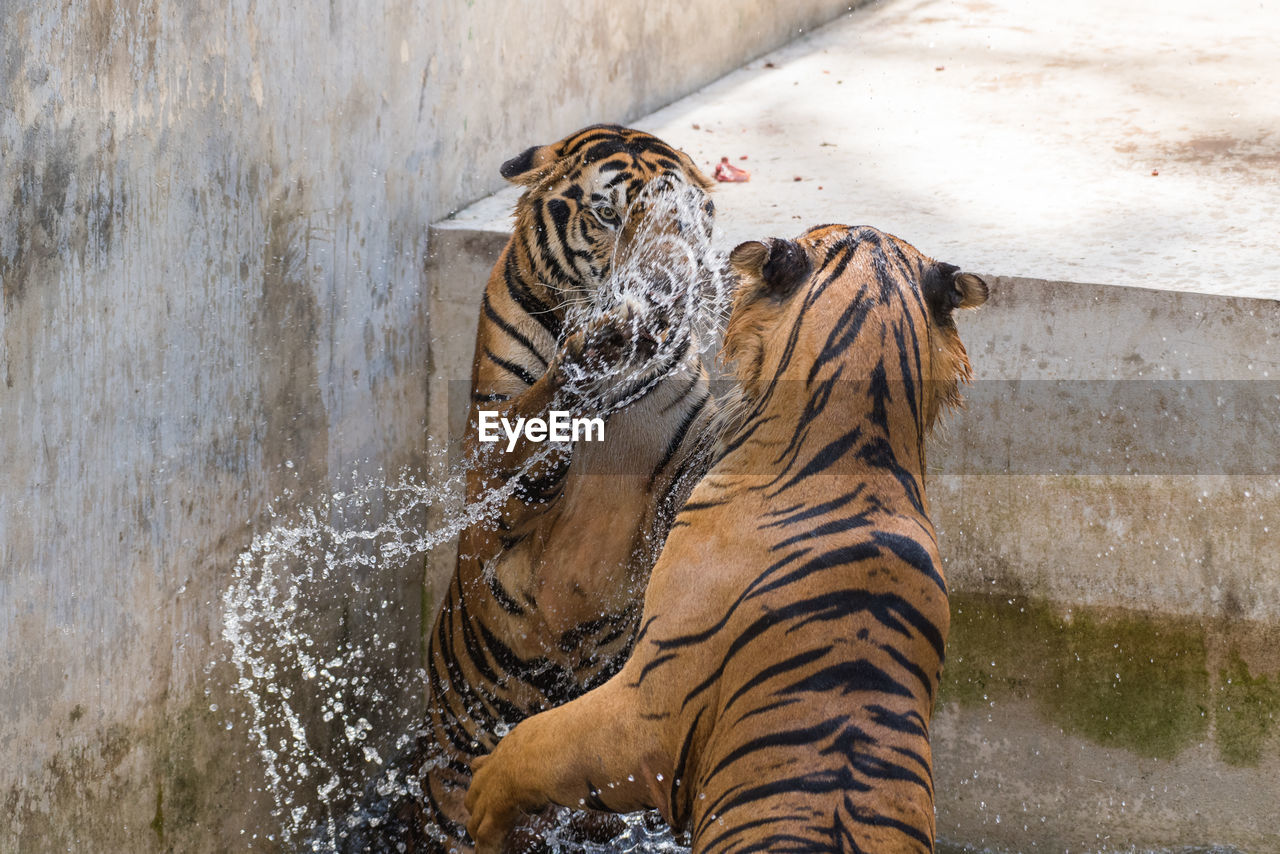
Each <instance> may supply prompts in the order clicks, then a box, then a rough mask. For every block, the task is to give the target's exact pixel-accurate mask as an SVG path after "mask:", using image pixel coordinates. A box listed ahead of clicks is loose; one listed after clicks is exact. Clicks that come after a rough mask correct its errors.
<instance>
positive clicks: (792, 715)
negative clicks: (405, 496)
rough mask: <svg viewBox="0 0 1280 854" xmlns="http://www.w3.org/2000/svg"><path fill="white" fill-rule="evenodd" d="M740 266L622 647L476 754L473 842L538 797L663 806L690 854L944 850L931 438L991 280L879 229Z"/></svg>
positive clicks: (941, 638)
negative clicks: (689, 461)
mask: <svg viewBox="0 0 1280 854" xmlns="http://www.w3.org/2000/svg"><path fill="white" fill-rule="evenodd" d="M729 262H730V266H731V268H732V270H733V272H734V274H735V275H736V277H737V288H736V291H735V296H734V305H733V311H732V314H731V316H730V318H729V322H728V327H727V330H726V332H725V337H724V343H723V346H722V350H721V353H722V356H723V358H724V359H725V360H726V362H727V363H729V364H731V365H732V366H733V378H734V382H735V383H736V386H737V388H736V391H735V392H734V393H735V394H736V395H737V396H738V400H737V401H736V402H733V403H726V404H725V406H724V409H723V413H724V414H725V415H724V417H725V419H726V420H725V422H724V424H723V427H722V434H721V436H720V438H719V439H718V447H717V450H716V451H715V454H714V460H713V462H712V465H711V468H710V470H709V471H708V472H707V474H706V475H705V476H704V477H703V478H702V480H701V481H700V482H699V483H698V484H697V485H696V486H695V487H694V489H693V491H692V494H691V495H690V497H689V499H688V501H687V503H686V504H685V505H684V506H683V508H682V509H681V510H680V511H679V514H678V515H677V518H676V521H675V522H674V524H673V526H672V530H671V532H670V535H669V537H668V539H667V541H666V544H665V546H664V548H663V550H662V553H661V555H660V557H659V558H658V562H657V564H656V565H655V566H654V568H653V570H652V573H651V576H650V580H649V585H648V588H647V590H646V593H645V597H644V608H643V614H642V617H641V628H640V631H639V635H638V637H637V640H636V644H635V647H634V651H633V652H632V654H631V656H630V657H629V659H628V660H627V662H626V663H625V665H624V666H623V667H622V669H621V670H620V671H619V672H618V673H617V674H616V675H615V676H613V677H612V678H610V679H609V681H607V682H605V683H604V684H603V685H601V686H599V687H598V688H595V689H593V690H592V691H590V692H588V693H586V694H585V695H583V696H582V697H580V698H578V699H576V700H574V701H572V702H569V703H567V704H565V705H563V706H560V707H558V708H556V709H553V710H550V711H547V712H544V713H542V714H539V715H535V716H533V717H531V718H528V719H527V720H525V721H524V722H523V723H521V724H520V725H518V726H517V727H516V728H515V729H514V730H512V731H511V733H510V734H509V735H507V736H506V737H505V738H504V739H503V740H502V741H501V742H499V744H498V746H497V747H496V749H495V750H494V751H493V752H492V753H490V754H489V755H488V756H487V757H484V758H479V759H477V760H476V761H475V762H474V777H473V780H472V784H471V789H470V791H469V792H468V794H467V798H466V807H467V810H468V814H469V819H468V828H469V831H470V833H471V834H472V836H473V837H474V839H475V840H476V841H477V848H476V850H477V851H479V852H495V851H498V850H500V849H501V846H502V844H503V840H504V838H505V837H506V835H507V830H508V828H509V827H510V826H511V825H512V823H513V822H515V821H516V820H517V819H518V818H519V817H520V815H521V814H522V813H524V812H528V811H532V810H537V809H539V808H541V807H542V806H543V805H545V804H547V803H554V804H560V805H564V806H569V807H575V808H583V807H587V808H591V809H596V810H611V811H618V812H625V811H631V810H637V809H642V808H656V809H658V810H660V811H661V813H662V815H663V817H664V818H665V819H666V820H667V821H668V822H670V824H671V825H672V827H674V828H678V829H680V830H682V831H683V832H685V833H687V834H688V836H689V838H690V839H691V842H692V848H693V851H695V852H720V851H735V852H742V851H771V852H773V851H846V852H877V854H881V853H882V852H924V851H932V850H933V849H934V836H935V826H934V810H933V794H934V793H933V778H932V759H931V753H930V745H929V727H930V721H931V717H932V712H933V705H934V698H935V695H936V692H937V689H938V684H939V678H940V671H941V667H942V663H943V658H944V650H945V646H946V640H947V632H948V627H949V610H948V598H947V583H946V580H945V578H944V576H943V571H942V564H941V561H940V559H939V555H938V547H937V539H936V535H935V532H934V528H933V526H932V523H931V522H930V518H929V505H928V501H927V500H926V497H925V492H924V471H925V437H926V436H927V435H928V433H929V432H930V430H931V428H932V427H933V425H934V423H935V422H936V421H937V419H938V418H939V414H940V412H941V411H942V410H943V409H944V408H946V407H949V406H952V405H958V404H959V402H960V391H959V389H960V384H961V383H962V382H967V381H968V380H969V378H970V374H971V369H970V363H969V359H968V355H967V354H966V352H965V349H964V346H963V344H962V343H961V341H960V338H959V335H958V332H957V329H956V326H955V322H954V319H953V313H954V311H955V309H958V308H962V309H968V308H975V307H977V306H979V305H981V304H982V303H984V302H985V301H986V299H987V295H988V287H987V284H986V282H985V281H983V280H982V279H981V278H980V277H978V276H976V275H974V274H972V273H965V272H961V271H960V270H959V269H958V268H956V267H955V266H952V265H950V264H945V263H940V262H937V261H934V260H932V259H930V258H928V257H925V256H924V255H923V254H922V253H920V252H919V251H918V250H917V249H915V248H914V247H912V246H911V245H910V244H908V243H906V242H905V241H903V240H901V239H899V238H897V237H894V236H892V235H889V234H886V233H883V232H881V231H878V230H876V229H874V228H870V227H849V226H841V225H828V226H819V227H815V228H813V229H810V230H808V231H806V232H804V233H803V234H801V235H800V236H799V237H797V238H796V239H794V240H783V239H769V240H764V241H750V242H747V243H743V244H741V245H739V246H737V247H736V248H735V249H734V250H733V251H732V253H731V254H730V256H729Z"/></svg>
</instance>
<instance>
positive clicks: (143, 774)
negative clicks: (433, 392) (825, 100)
mask: <svg viewBox="0 0 1280 854" xmlns="http://www.w3.org/2000/svg"><path fill="white" fill-rule="evenodd" d="M846 5H847V4H846V3H844V2H831V0H805V2H796V3H787V4H774V3H769V2H764V0H759V2H741V3H734V4H732V8H730V9H728V10H726V9H725V8H724V4H722V3H719V2H717V0H688V1H687V2H678V3H677V2H665V0H664V2H657V3H647V4H615V3H606V2H604V0H592V2H588V3H566V2H553V0H541V1H540V2H529V3H520V4H510V3H501V2H497V0H482V1H481V2H466V3H462V2H447V3H442V2H431V0H418V2H412V0H400V1H399V2H398V1H397V0H383V2H375V3H360V4H342V3H305V4H263V3H257V2H253V0H211V2H203V3H182V2H176V0H119V1H118V2H117V1H116V0H68V2H65V3H57V4H51V3H44V2H38V0H11V2H6V3H4V4H2V5H0V33H3V36H2V41H0V282H2V290H3V312H2V313H0V435H3V436H4V439H3V441H2V442H0V651H3V654H2V655H0V745H2V747H0V814H3V815H5V816H6V818H7V821H4V822H0V851H15V850H21V851H24V852H25V851H44V850H54V849H59V850H62V849H66V848H68V847H73V848H83V849H92V850H103V851H109V850H181V851H202V850H210V851H212V850H230V849H232V848H235V849H239V848H243V847H249V846H252V847H255V848H264V847H265V848H271V847H272V846H273V845H274V844H275V841H274V840H273V839H272V838H271V837H272V833H273V832H272V820H271V819H270V818H269V817H268V816H266V814H265V812H266V809H267V807H268V806H269V804H268V803H266V802H265V800H264V795H263V791H262V787H263V783H264V781H263V776H262V769H261V766H260V764H259V763H258V762H257V759H256V757H255V756H254V755H253V751H252V749H251V747H250V745H249V744H248V743H247V742H246V740H245V738H244V735H243V733H242V732H240V731H237V730H232V731H227V730H225V729H224V722H225V721H228V720H231V719H234V718H235V715H236V708H237V704H238V703H240V701H239V700H238V699H237V698H236V697H234V696H231V695H230V694H229V693H228V690H227V681H228V680H229V679H230V678H231V674H230V672H229V669H228V668H227V667H226V665H225V662H224V658H225V654H226V650H225V647H224V645H222V644H221V642H220V640H219V632H220V630H221V625H220V618H221V603H220V601H219V597H220V594H221V593H222V591H223V589H224V588H225V587H226V585H227V583H228V580H229V577H230V572H231V567H232V565H233V564H234V562H235V560H236V556H237V554H239V553H240V552H241V551H242V550H243V549H244V548H245V547H246V546H247V545H248V543H249V541H250V539H251V537H252V535H253V533H254V532H255V531H259V530H261V529H263V528H264V526H266V525H268V524H269V513H268V507H269V504H270V502H271V500H272V499H273V498H274V497H276V496H279V495H281V494H282V493H283V492H284V491H285V490H290V491H291V496H292V497H291V498H289V499H287V500H286V503H288V501H296V502H298V503H302V504H305V503H307V502H309V501H311V500H313V498H314V497H315V496H317V495H323V494H325V493H329V492H332V491H334V490H336V489H340V488H343V486H344V485H346V484H349V483H350V482H352V481H353V479H355V478H359V477H363V476H366V475H376V473H377V472H378V471H379V470H380V469H384V470H386V471H388V472H393V471H395V470H396V469H398V468H399V467H400V466H402V465H409V466H420V465H422V463H423V456H422V454H423V451H424V450H425V441H424V428H425V426H426V424H427V420H428V389H427V385H428V384H427V375H426V365H427V363H428V358H429V350H430V348H431V344H432V340H433V337H438V336H439V335H441V334H443V333H444V332H445V331H447V330H443V329H442V328H441V327H440V325H439V324H438V323H435V322H434V321H435V319H434V318H432V317H431V316H430V314H429V311H428V300H427V291H428V283H427V281H426V279H425V272H424V265H423V260H424V257H425V255H426V253H427V250H428V238H427V224H428V223H429V222H431V221H433V220H435V219H437V218H439V217H441V216H444V215H445V214H447V213H448V212H449V211H451V210H454V209H456V208H457V207H459V206H460V205H462V204H463V203H465V202H467V201H469V200H471V199H473V198H475V197H477V196H478V195H481V194H483V193H485V192H488V191H491V190H492V189H494V188H495V186H496V184H497V183H498V178H497V175H496V170H497V165H498V164H499V163H500V162H501V161H502V160H503V159H505V158H506V157H508V156H510V155H511V154H513V153H515V152H517V151H519V150H521V149H523V148H524V147H525V146H527V145H529V144H531V143H534V142H540V141H548V140H550V139H553V138H556V137H558V136H560V135H562V134H564V133H566V132H568V131H571V130H573V129H575V128H576V127H578V126H580V125H583V124H586V123H588V122H593V121H619V120H626V119H629V118H631V117H634V116H636V115H640V114H642V113H644V112H647V111H649V110H651V109H653V108H654V107H656V106H658V105H660V104H662V103H666V102H667V101H670V100H671V99H673V98H674V97H676V96H678V95H680V94H683V93H685V92H687V91H689V90H691V89H693V88H695V87H696V86H698V85H701V84H703V83H705V82H707V81H708V80H710V79H712V78H714V77H716V76H717V75H719V74H721V73H723V72H725V71H727V70H729V69H731V68H733V67H735V66H737V65H739V64H741V63H742V62H744V61H746V60H747V59H749V58H751V57H752V56H754V55H756V54H758V53H760V52H762V51H763V50H765V49H768V48H770V47H773V46H775V45H777V44H780V43H782V42H783V41H786V40H787V39H789V38H791V37H792V36H793V35H794V34H795V33H796V32H797V30H798V29H800V28H805V27H809V26H812V25H814V24H816V23H818V22H821V21H823V20H827V19H829V18H831V17H832V16H834V15H836V14H838V13H839V12H841V11H842V10H843V9H844V8H845V7H846ZM467 322H470V321H469V320H468V321H467ZM377 585H378V586H379V589H380V590H381V591H382V592H384V593H385V594H386V595H388V596H390V597H391V598H392V599H393V601H395V602H396V608H395V619H392V620H386V621H385V622H384V623H383V624H382V631H383V640H384V641H386V642H391V643H395V646H394V647H387V648H390V649H396V650H398V652H395V653H391V652H386V654H385V657H384V659H383V660H379V661H377V662H375V663H374V664H373V665H372V669H373V672H374V676H375V677H376V676H377V674H378V673H382V674H383V675H384V676H385V675H386V674H390V673H397V672H403V669H404V668H405V667H407V666H411V665H413V664H414V663H415V662H416V656H417V655H418V649H419V643H418V641H419V633H420V624H421V622H422V619H423V617H424V614H423V611H424V610H425V609H427V608H428V606H426V605H424V604H422V597H421V595H420V588H421V577H420V573H419V572H418V571H417V570H405V571H403V572H401V573H399V574H397V575H396V576H395V577H391V578H380V579H378V580H377ZM312 604H313V605H314V607H315V609H316V610H317V611H320V612H323V613H325V614H329V615H331V620H330V623H331V626H330V628H329V629H328V634H327V635H324V636H322V637H321V640H325V639H333V638H342V637H344V636H348V634H347V633H349V631H350V625H349V623H350V621H351V620H353V619H356V618H354V617H352V616H351V614H350V613H348V611H347V610H346V609H347V606H348V605H349V604H350V603H348V602H344V601H317V602H315V603H312ZM321 622H323V620H322V621H321ZM386 690H387V692H388V693H389V694H390V704H391V705H396V704H399V705H400V706H402V707H407V708H412V707H413V704H414V703H416V702H418V701H419V700H420V696H419V691H418V688H417V687H416V685H415V684H412V683H405V682H403V681H402V682H401V683H400V684H397V685H390V686H388V687H387V689H386ZM214 707H217V708H216V709H215V708H214ZM241 711H243V710H241Z"/></svg>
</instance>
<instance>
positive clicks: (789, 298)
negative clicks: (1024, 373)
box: [722, 225, 988, 439]
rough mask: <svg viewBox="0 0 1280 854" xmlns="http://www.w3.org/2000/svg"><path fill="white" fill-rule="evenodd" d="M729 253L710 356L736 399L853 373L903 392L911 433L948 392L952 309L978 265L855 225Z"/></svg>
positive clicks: (856, 378) (952, 394) (955, 368)
mask: <svg viewBox="0 0 1280 854" xmlns="http://www.w3.org/2000/svg"><path fill="white" fill-rule="evenodd" d="M729 264H730V267H731V268H732V269H733V271H734V272H735V273H736V275H737V277H738V287H737V289H736V291H735V296H734V306H733V312H732V314H731V316H730V319H729V324H728V328H727V330H726V333H725V338H724V346H723V351H722V356H723V358H724V359H725V361H727V362H731V363H734V364H735V374H736V377H737V380H738V383H739V385H740V387H741V392H742V394H743V395H744V397H745V398H746V399H747V401H759V400H760V399H762V398H763V397H765V396H767V395H770V394H774V393H777V390H778V389H779V388H782V387H788V388H791V389H793V390H797V391H800V392H801V393H802V395H803V396H804V397H805V398H806V399H808V400H809V401H810V402H811V401H812V399H813V396H814V394H815V389H818V388H820V387H822V386H823V384H827V385H828V386H829V385H830V384H832V383H836V382H854V383H863V384H867V386H866V387H867V389H868V392H867V393H868V394H871V395H875V394H882V395H886V399H887V400H892V399H893V398H894V397H897V398H898V400H899V402H902V403H904V404H905V405H904V406H903V407H902V408H901V410H900V411H902V412H909V413H911V417H913V418H914V420H915V421H916V425H917V427H918V428H919V435H920V437H921V439H923V436H924V435H925V434H926V433H927V432H928V431H929V429H930V428H931V427H932V426H933V424H934V423H935V421H936V420H937V418H938V415H939V413H940V412H941V410H942V409H943V408H945V407H947V406H954V405H957V404H959V403H960V399H961V398H960V391H959V386H960V383H961V382H965V381H968V380H969V378H970V366H969V357H968V354H967V353H966V352H965V348H964V345H963V344H962V343H961V341H960V336H959V335H958V333H957V331H956V325H955V321H954V318H953V313H954V311H955V310H956V309H958V308H964V309H968V308H976V307H978V306H980V305H982V304H983V303H984V302H986V300H987V295H988V288H987V284H986V282H984V281H983V280H982V279H981V278H979V277H978V276H975V275H973V274H972V273H963V272H961V271H960V270H959V269H958V268H956V267H955V266H953V265H951V264H944V263H941V262H938V261H934V260H933V259H931V258H928V257H926V256H925V255H923V254H922V253H921V252H919V251H918V250H917V249H916V248H915V247H913V246H911V245H910V244H908V243H906V242H905V241H903V240H900V239H898V238H897V237H894V236H892V235H889V234H885V233H883V232H880V231H877V230H876V229H874V228H870V227H865V226H862V227H850V226H843V225H824V226H818V227H815V228H811V229H809V230H808V231H806V232H804V233H803V234H802V235H800V236H799V237H798V238H796V239H795V240H784V239H778V238H772V239H769V240H764V241H749V242H747V243H743V244H741V245H739V246H738V247H736V248H735V249H734V250H733V252H732V253H731V254H730V256H729ZM904 399H905V400H904ZM801 405H802V406H803V405H804V404H801ZM881 405H882V406H883V405H884V404H883V403H882V404H881Z"/></svg>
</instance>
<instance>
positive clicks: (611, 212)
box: [595, 205, 619, 225]
mask: <svg viewBox="0 0 1280 854" xmlns="http://www.w3.org/2000/svg"><path fill="white" fill-rule="evenodd" d="M595 210H596V216H598V217H600V221H601V222H604V223H606V224H608V225H616V224H617V222H618V219H619V217H618V211H617V210H616V209H615V208H614V207H613V205H600V206H599V207H597V208H596V209H595Z"/></svg>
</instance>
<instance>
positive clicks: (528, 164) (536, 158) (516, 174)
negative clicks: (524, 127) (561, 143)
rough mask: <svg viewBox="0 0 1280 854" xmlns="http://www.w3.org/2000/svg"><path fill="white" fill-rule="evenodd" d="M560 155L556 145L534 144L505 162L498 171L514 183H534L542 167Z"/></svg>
mask: <svg viewBox="0 0 1280 854" xmlns="http://www.w3.org/2000/svg"><path fill="white" fill-rule="evenodd" d="M558 156H559V155H558V152H557V148H556V146H555V145H532V146H530V147H528V148H526V149H525V150H524V151H522V152H520V153H519V154H517V155H516V156H515V157H513V158H511V159H510V160H508V161H507V162H506V163H503V164H502V168H500V169H499V170H498V172H499V173H500V174H501V175H502V177H503V178H506V179H507V180H508V181H511V182H512V183H514V184H532V183H533V181H534V178H535V177H537V175H538V172H539V171H540V170H541V169H542V167H543V166H546V165H547V164H548V163H550V162H552V161H553V160H555V159H556V157H558Z"/></svg>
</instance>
